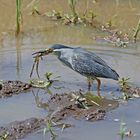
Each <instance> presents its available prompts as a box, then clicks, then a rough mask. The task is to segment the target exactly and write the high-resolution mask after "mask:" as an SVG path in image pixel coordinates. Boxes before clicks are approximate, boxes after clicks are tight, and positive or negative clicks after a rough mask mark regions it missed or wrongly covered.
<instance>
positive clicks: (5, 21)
mask: <svg viewBox="0 0 140 140" xmlns="http://www.w3.org/2000/svg"><path fill="white" fill-rule="evenodd" d="M40 3H41V4H40V5H39V6H40V10H41V12H46V11H48V10H51V9H57V10H61V11H66V12H69V9H68V7H67V5H66V4H67V3H66V0H61V1H59V2H58V0H53V1H50V0H48V1H43V0H40ZM28 4H29V1H27V0H24V4H23V16H24V24H23V31H24V33H23V34H22V35H21V36H20V38H19V39H16V38H15V36H14V32H13V30H14V29H15V16H14V15H15V13H14V12H15V6H14V1H7V0H5V1H4V0H2V1H1V6H0V79H3V80H16V79H18V80H22V81H29V73H30V70H31V66H32V63H33V59H32V55H31V54H32V53H33V52H34V51H36V50H41V49H44V48H47V47H48V46H50V45H51V44H54V43H63V44H67V45H71V46H73V47H76V46H82V47H83V48H86V49H88V50H90V51H93V52H95V53H97V54H98V55H99V56H101V57H102V58H103V59H104V60H106V62H107V63H108V64H109V65H111V66H112V67H113V68H114V69H115V70H116V71H117V72H118V73H119V75H120V76H121V77H130V78H131V80H130V81H131V82H132V83H134V84H136V85H138V86H139V85H140V74H139V72H140V62H139V60H140V47H139V46H140V43H139V42H138V43H137V44H130V45H129V47H127V48H117V47H114V46H113V45H112V44H108V43H105V42H101V41H99V42H96V41H95V40H94V39H93V38H94V36H103V35H104V34H102V33H101V32H100V31H98V30H96V29H93V28H91V27H84V26H82V25H81V26H65V25H60V23H59V22H56V21H51V20H49V19H48V18H46V17H42V16H34V17H33V16H30V15H29V12H30V8H28V7H27V5H28ZM89 5H90V6H89V8H90V9H92V8H93V10H94V11H95V13H97V20H98V21H100V22H101V23H104V24H105V23H106V22H108V20H110V19H112V21H113V24H114V25H115V26H117V27H118V29H119V30H123V31H125V32H127V31H132V28H133V27H134V26H135V25H136V24H137V21H138V20H139V14H140V9H139V5H140V1H137V0H133V1H132V0H129V1H123V2H122V1H119V0H116V1H110V0H106V1H102V0H99V1H98V2H97V3H95V4H93V5H92V3H91V1H90V3H89ZM77 8H78V10H79V11H80V12H81V11H82V9H84V2H83V3H82V2H81V3H79V5H77ZM45 60H47V63H46V61H45ZM46 71H48V72H52V73H53V76H54V77H56V76H61V77H60V78H59V81H58V82H56V83H54V86H56V87H62V88H60V89H56V88H54V87H52V88H51V89H50V90H51V91H52V92H53V93H56V92H57V93H62V92H68V91H72V90H79V89H83V90H85V91H86V89H87V85H86V80H85V78H84V77H82V76H81V75H79V74H77V73H75V72H73V71H72V70H70V69H69V68H67V67H65V66H63V65H62V64H61V63H60V62H59V61H58V60H57V58H56V57H55V56H52V55H50V56H48V57H47V58H45V59H44V60H43V61H42V62H41V64H40V73H41V76H42V77H43V74H44V73H45V72H46ZM35 76H36V75H34V77H35ZM117 89H118V85H117V83H116V81H113V80H106V79H102V86H101V94H102V95H103V96H106V97H110V92H113V94H114V95H119V92H118V91H117ZM93 91H94V93H95V94H96V84H95V85H94V86H93ZM34 92H35V93H37V91H36V90H35V91H34ZM39 96H40V98H43V99H44V100H47V98H48V96H49V95H47V94H44V93H43V91H40V92H39ZM139 108H140V102H139V100H134V101H129V102H128V103H126V104H123V105H120V107H119V108H118V109H116V110H114V111H112V112H109V113H108V114H107V116H106V118H105V120H104V121H100V122H95V123H90V122H85V121H79V120H78V121H77V120H73V119H70V120H68V121H70V122H71V123H73V124H75V127H74V128H70V129H67V130H66V131H64V132H63V133H60V134H59V137H58V138H57V139H58V140H59V139H60V140H63V139H64V140H75V139H77V140H85V139H96V140H102V139H108V140H119V139H120V138H119V136H118V131H119V126H120V121H119V122H115V121H114V119H119V120H121V119H123V120H124V122H126V124H127V127H128V129H131V130H132V131H134V133H136V134H137V136H136V137H133V139H134V140H139V139H140V135H139V134H140V124H139V123H138V122H136V121H140V111H139ZM46 114H47V111H46V110H44V109H42V108H38V107H37V106H36V102H35V98H34V96H33V94H32V92H30V93H25V94H22V95H18V96H13V97H12V98H8V99H1V100H0V125H3V124H7V123H9V122H12V121H15V120H23V119H26V118H29V117H33V116H36V117H42V116H45V115H46ZM58 133H59V132H58ZM42 137H43V135H42V133H34V134H31V135H30V136H27V137H26V138H25V139H26V140H29V139H36V140H38V139H43V138H42ZM46 139H49V138H48V137H46Z"/></svg>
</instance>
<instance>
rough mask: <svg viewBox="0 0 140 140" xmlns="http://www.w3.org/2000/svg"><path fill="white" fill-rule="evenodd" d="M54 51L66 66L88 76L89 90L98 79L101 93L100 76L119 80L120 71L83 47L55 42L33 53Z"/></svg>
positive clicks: (98, 90)
mask: <svg viewBox="0 0 140 140" xmlns="http://www.w3.org/2000/svg"><path fill="white" fill-rule="evenodd" d="M50 53H54V54H55V55H56V56H57V58H58V59H59V60H60V61H61V62H62V63H63V64H64V65H66V66H68V67H69V68H71V69H72V70H74V71H75V72H78V73H79V74H81V75H83V76H85V77H87V82H88V90H90V89H91V86H92V82H93V80H96V81H97V94H98V96H99V97H101V95H100V85H101V81H100V79H99V78H109V79H113V80H118V79H119V75H118V73H117V72H116V71H115V70H114V69H112V68H111V67H110V66H109V65H108V64H107V63H106V62H105V61H104V60H102V59H101V58H100V57H99V56H98V55H96V54H95V53H93V52H90V51H88V50H85V49H83V48H81V47H77V48H73V47H70V46H65V45H61V44H54V45H52V46H51V47H49V48H48V49H45V50H42V51H38V52H35V53H33V55H34V56H39V57H41V56H44V55H48V54H50Z"/></svg>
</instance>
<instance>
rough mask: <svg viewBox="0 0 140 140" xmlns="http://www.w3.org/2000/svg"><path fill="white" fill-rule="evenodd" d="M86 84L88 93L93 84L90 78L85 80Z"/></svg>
mask: <svg viewBox="0 0 140 140" xmlns="http://www.w3.org/2000/svg"><path fill="white" fill-rule="evenodd" d="M87 82H88V90H89V91H90V90H91V86H92V83H93V80H92V79H91V78H87Z"/></svg>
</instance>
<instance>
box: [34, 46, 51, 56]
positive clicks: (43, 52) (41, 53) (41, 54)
mask: <svg viewBox="0 0 140 140" xmlns="http://www.w3.org/2000/svg"><path fill="white" fill-rule="evenodd" d="M52 52H53V49H51V48H49V49H46V50H42V51H38V52H35V53H33V54H32V55H33V57H34V58H35V57H42V56H44V55H48V54H50V53H52Z"/></svg>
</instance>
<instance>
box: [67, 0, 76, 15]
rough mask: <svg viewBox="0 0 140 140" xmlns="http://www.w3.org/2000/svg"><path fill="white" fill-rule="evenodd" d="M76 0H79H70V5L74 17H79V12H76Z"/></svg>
mask: <svg viewBox="0 0 140 140" xmlns="http://www.w3.org/2000/svg"><path fill="white" fill-rule="evenodd" d="M76 2H77V0H68V4H69V7H70V9H71V12H72V15H73V16H74V17H77V13H76Z"/></svg>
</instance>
